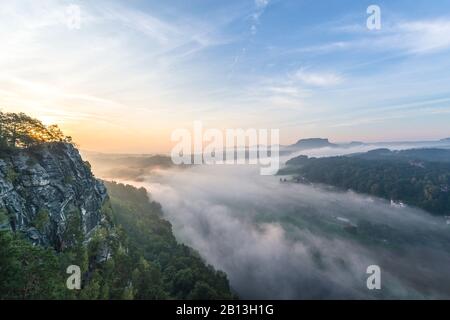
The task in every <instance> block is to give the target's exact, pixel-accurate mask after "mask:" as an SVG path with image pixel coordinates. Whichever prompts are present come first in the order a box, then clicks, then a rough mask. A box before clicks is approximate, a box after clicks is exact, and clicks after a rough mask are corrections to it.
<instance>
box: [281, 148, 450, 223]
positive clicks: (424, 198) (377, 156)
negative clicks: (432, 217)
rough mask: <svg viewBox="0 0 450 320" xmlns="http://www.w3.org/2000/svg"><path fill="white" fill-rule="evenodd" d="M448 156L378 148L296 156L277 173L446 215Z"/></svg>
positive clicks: (449, 208)
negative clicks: (342, 154)
mask: <svg viewBox="0 0 450 320" xmlns="http://www.w3.org/2000/svg"><path fill="white" fill-rule="evenodd" d="M448 155H449V153H448V150H439V149H429V150H427V149H424V150H408V151H400V152H395V153H393V152H391V151H389V150H385V149H382V150H376V151H375V152H374V151H372V152H368V153H364V154H358V155H351V156H341V157H329V158H308V157H305V156H300V157H297V158H294V159H292V160H290V161H288V162H287V167H286V168H284V169H283V170H281V171H280V174H292V175H294V176H297V177H298V178H301V179H303V180H304V179H306V180H307V181H310V182H317V183H323V184H327V185H332V186H336V187H338V188H342V189H345V190H347V189H352V190H354V191H357V192H361V193H366V194H371V195H374V196H377V197H381V198H386V199H388V200H394V201H402V202H403V203H405V204H408V205H412V206H417V207H419V208H422V209H424V210H426V211H429V212H431V213H433V214H436V215H450V163H449V162H448ZM424 159H426V160H424ZM430 159H436V160H435V161H430Z"/></svg>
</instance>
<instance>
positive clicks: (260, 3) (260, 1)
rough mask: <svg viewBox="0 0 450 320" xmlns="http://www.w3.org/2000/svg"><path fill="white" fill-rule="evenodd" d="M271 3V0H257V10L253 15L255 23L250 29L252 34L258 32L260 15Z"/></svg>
mask: <svg viewBox="0 0 450 320" xmlns="http://www.w3.org/2000/svg"><path fill="white" fill-rule="evenodd" d="M269 3H270V0H255V11H254V12H253V14H252V15H251V18H252V22H253V23H252V25H251V27H250V31H251V33H252V34H256V32H257V31H258V25H259V23H260V22H259V20H260V17H261V16H262V15H263V14H264V11H265V10H266V8H267V6H268V5H269Z"/></svg>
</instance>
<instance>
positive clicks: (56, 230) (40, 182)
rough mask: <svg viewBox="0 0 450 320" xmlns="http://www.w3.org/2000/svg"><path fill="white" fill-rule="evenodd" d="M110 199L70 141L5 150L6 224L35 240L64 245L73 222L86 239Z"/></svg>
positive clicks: (0, 190)
mask: <svg viewBox="0 0 450 320" xmlns="http://www.w3.org/2000/svg"><path fill="white" fill-rule="evenodd" d="M108 200H109V198H108V194H107V191H106V188H105V187H104V185H103V183H102V182H100V181H99V180H97V179H96V178H95V177H94V176H93V174H92V172H91V169H90V166H89V164H88V163H87V162H84V161H83V159H82V158H81V156H80V154H79V152H78V150H77V149H76V148H75V147H74V146H73V145H72V144H70V143H63V142H54V143H44V144H41V145H37V146H34V147H30V148H26V149H14V150H9V151H0V213H1V214H0V215H1V216H2V219H1V220H0V229H11V230H13V231H15V232H22V233H24V234H25V235H26V236H27V237H28V238H29V239H30V240H31V241H32V242H33V243H35V244H39V245H45V246H52V247H54V248H55V249H56V250H63V249H64V248H65V247H67V246H70V245H71V243H68V242H70V241H69V240H67V237H65V236H64V234H65V233H67V232H71V231H70V223H74V224H76V228H78V229H79V230H81V233H82V237H84V239H83V241H86V240H88V239H89V238H90V235H91V234H92V231H93V230H95V229H96V228H97V227H99V226H100V225H101V224H104V225H105V226H108V225H110V222H109V219H107V216H106V214H105V212H107V210H105V209H107V208H108V207H109V201H108Z"/></svg>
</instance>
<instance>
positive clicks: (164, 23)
mask: <svg viewBox="0 0 450 320" xmlns="http://www.w3.org/2000/svg"><path fill="white" fill-rule="evenodd" d="M372 4H375V5H378V6H379V7H380V9H381V29H380V30H370V29H368V28H367V25H366V21H367V18H368V17H369V15H368V14H367V12H366V10H367V7H368V6H369V5H372ZM74 8H75V9H76V8H79V13H80V15H79V17H80V19H79V24H78V23H77V21H78V20H77V19H76V18H75V19H74V17H76V16H77V14H76V12H77V11H76V10H75V9H74ZM74 12H75V14H74ZM0 39H1V41H0V70H1V72H0V108H1V110H3V111H8V112H26V113H28V114H30V115H32V116H35V117H37V118H39V119H41V120H42V121H44V123H48V124H52V123H57V124H59V125H60V126H61V127H62V129H63V130H64V131H65V132H66V133H67V134H70V135H72V136H73V138H74V140H75V141H76V142H77V143H78V144H79V145H80V147H81V148H83V149H85V150H93V151H101V152H129V153H155V152H168V151H170V149H171V147H172V146H173V142H171V141H170V136H171V132H172V131H173V130H175V129H178V128H187V129H190V128H191V127H192V123H193V121H195V120H200V121H202V122H203V124H204V126H205V127H209V128H219V129H225V128H257V129H258V128H267V129H272V128H275V129H280V137H281V143H282V144H288V143H294V142H295V141H297V140H298V139H300V138H308V137H327V138H330V140H332V141H336V142H340V141H354V140H357V141H370V142H373V141H392V140H396V141H400V140H433V139H440V138H445V137H449V136H450V129H449V123H450V86H449V85H448V84H449V83H450V72H449V70H450V54H449V53H450V2H449V1H444V0H436V1H433V2H432V5H431V2H430V1H424V0H417V1H414V3H411V1H406V0H389V1H377V0H371V1H364V0H358V1H356V0H353V1H351V0H340V1H332V0H327V1H324V0H314V1H312V0H310V1H306V0H305V1H302V0H239V1H237V0H227V1H217V0H204V1H200V0H193V1H182V0H170V1H159V0H158V1H143V0H134V1H103V0H96V1H80V0H78V1H77V0H70V1H62V0H41V1H33V0H17V1H2V2H1V4H0Z"/></svg>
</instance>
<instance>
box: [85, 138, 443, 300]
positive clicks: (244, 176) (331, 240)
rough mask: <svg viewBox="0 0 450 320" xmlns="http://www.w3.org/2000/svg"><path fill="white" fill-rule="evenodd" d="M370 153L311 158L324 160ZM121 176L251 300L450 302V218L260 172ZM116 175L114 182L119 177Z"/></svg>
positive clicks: (196, 170)
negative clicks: (378, 286)
mask: <svg viewBox="0 0 450 320" xmlns="http://www.w3.org/2000/svg"><path fill="white" fill-rule="evenodd" d="M409 147H410V146H409ZM397 148H398V149H404V147H403V146H397ZM370 149H371V148H370V147H367V146H364V147H355V148H345V149H339V148H322V149H313V150H307V151H303V152H301V153H302V154H308V155H310V156H316V157H324V156H327V155H342V154H350V153H356V152H365V151H367V150H370ZM372 149H373V148H372ZM292 156H293V155H291V156H285V157H283V161H286V160H288V159H289V158H290V157H292ZM97 165H101V162H98V163H97ZM115 165H117V163H115ZM93 169H94V171H95V169H96V168H95V166H94V168H93ZM103 169H104V168H102V170H103ZM135 169H136V167H135V168H134V171H135ZM118 172H120V177H117V179H116V180H117V181H119V182H123V183H128V184H132V185H135V186H138V187H141V186H142V187H145V188H146V189H147V190H148V191H149V192H150V194H151V198H152V199H153V200H155V201H158V202H160V203H161V204H162V207H163V212H164V215H165V218H167V219H168V220H169V221H170V222H171V223H172V225H173V228H174V233H175V234H176V236H177V237H178V239H180V241H182V242H184V243H186V244H188V245H190V246H192V247H193V248H195V249H196V250H197V251H198V252H199V253H200V254H201V256H202V257H203V258H204V259H205V260H206V262H207V263H209V264H212V265H213V266H214V267H216V268H218V269H221V270H224V271H225V272H226V273H227V275H228V277H229V279H230V283H231V286H232V288H233V289H234V290H235V291H236V292H237V294H238V295H239V296H240V297H241V298H246V299H347V298H350V299H359V298H362V299H391V298H401V299H416V298H448V297H450V290H449V289H448V288H450V271H449V270H447V268H442V266H443V265H448V264H449V263H450V253H449V252H448V250H447V248H448V246H449V245H450V233H449V226H448V225H446V223H445V219H444V218H443V217H434V216H431V215H430V214H429V213H427V212H425V211H422V210H420V209H416V208H412V207H409V206H404V207H401V206H392V205H391V203H390V202H389V201H387V200H383V199H378V198H376V197H370V196H367V195H361V194H357V193H355V192H352V191H342V190H337V189H335V188H331V187H329V186H323V185H319V184H314V185H313V184H303V183H295V182H292V181H291V180H290V179H289V177H284V176H283V177H280V176H261V175H260V174H259V168H258V167H257V166H250V165H240V166H236V165H234V166H226V165H221V166H220V165H217V166H208V165H200V166H189V167H184V168H179V167H170V166H164V167H162V166H161V165H152V166H146V167H145V168H141V171H140V172H142V176H139V178H136V176H135V174H134V173H133V174H132V175H131V176H130V177H128V178H127V177H126V176H124V174H123V171H122V170H119V171H118ZM108 173H109V176H108V177H107V178H108V179H113V178H114V177H112V176H111V175H113V173H114V168H113V167H111V168H110V169H109V170H108ZM280 178H281V181H280ZM285 178H287V180H286V181H284V179H285ZM370 265H378V266H380V268H381V270H382V285H383V290H382V291H377V290H373V291H372V290H368V289H367V286H366V280H367V278H368V276H369V275H368V274H367V273H366V270H367V267H368V266H370ZM418 272H420V275H418Z"/></svg>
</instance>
